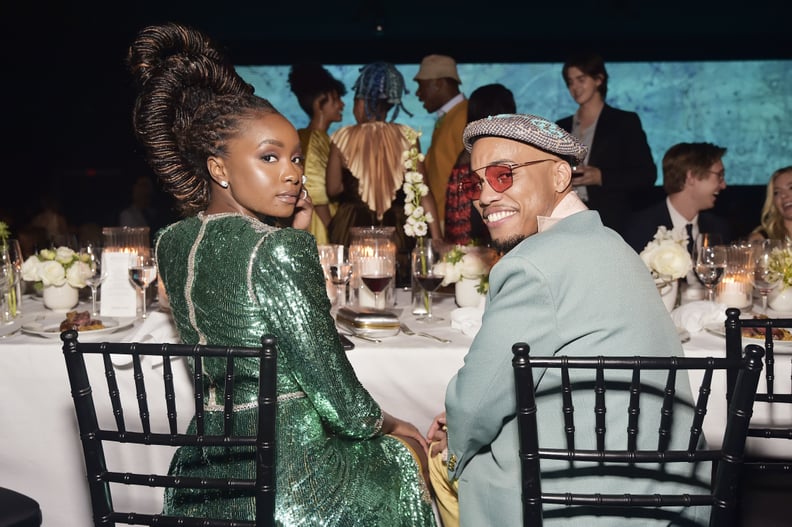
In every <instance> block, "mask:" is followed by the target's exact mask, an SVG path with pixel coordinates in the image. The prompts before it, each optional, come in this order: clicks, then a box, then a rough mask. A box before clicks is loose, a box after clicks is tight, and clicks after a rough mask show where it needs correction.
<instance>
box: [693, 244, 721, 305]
mask: <svg viewBox="0 0 792 527" xmlns="http://www.w3.org/2000/svg"><path fill="white" fill-rule="evenodd" d="M695 272H696V276H697V277H698V279H699V281H701V283H702V284H704V287H706V288H707V300H709V301H710V302H712V301H714V300H715V286H716V285H718V283H719V282H720V281H721V280H722V279H723V275H724V273H725V272H726V247H724V246H723V245H703V244H702V245H701V246H699V248H698V249H697V252H696V263H695Z"/></svg>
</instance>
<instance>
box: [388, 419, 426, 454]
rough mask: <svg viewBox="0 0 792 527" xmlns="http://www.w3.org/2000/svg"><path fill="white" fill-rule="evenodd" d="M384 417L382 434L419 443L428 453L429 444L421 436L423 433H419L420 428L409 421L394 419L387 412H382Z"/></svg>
mask: <svg viewBox="0 0 792 527" xmlns="http://www.w3.org/2000/svg"><path fill="white" fill-rule="evenodd" d="M382 415H383V417H384V420H383V423H382V433H383V434H392V435H397V436H402V437H408V438H410V439H414V440H415V441H417V442H418V444H419V445H420V446H421V448H423V449H424V451H426V449H427V447H428V444H427V443H426V438H425V437H424V436H422V435H421V432H420V431H418V428H417V427H416V426H415V425H414V424H412V423H408V422H407V421H403V420H401V419H399V418H398V417H394V416H392V415H390V414H388V413H387V412H382Z"/></svg>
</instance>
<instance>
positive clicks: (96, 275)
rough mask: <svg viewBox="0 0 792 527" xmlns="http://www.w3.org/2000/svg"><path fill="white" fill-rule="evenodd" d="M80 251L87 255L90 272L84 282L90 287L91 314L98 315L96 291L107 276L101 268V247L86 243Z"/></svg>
mask: <svg viewBox="0 0 792 527" xmlns="http://www.w3.org/2000/svg"><path fill="white" fill-rule="evenodd" d="M80 252H81V253H83V254H85V255H87V258H88V261H87V262H86V263H87V264H88V267H89V269H90V274H89V275H88V276H86V277H85V283H86V284H88V287H90V288H91V316H92V317H96V316H99V311H98V310H97V309H96V293H97V290H98V289H99V286H100V285H102V282H103V281H104V279H105V278H107V274H106V273H105V272H104V271H103V268H102V248H101V247H100V246H98V245H93V244H88V245H86V246H85V247H83V248H82V250H81V251H80Z"/></svg>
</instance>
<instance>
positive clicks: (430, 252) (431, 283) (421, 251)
mask: <svg viewBox="0 0 792 527" xmlns="http://www.w3.org/2000/svg"><path fill="white" fill-rule="evenodd" d="M411 258H412V262H411V266H410V268H411V269H412V271H413V276H414V277H415V280H416V282H418V284H419V285H420V286H421V289H423V290H424V291H426V296H425V307H426V314H424V315H417V319H418V320H419V321H421V320H423V321H426V320H434V321H436V320H442V319H440V318H438V317H437V316H435V315H434V314H433V313H432V295H433V294H434V292H435V291H437V289H438V288H439V287H440V284H441V283H442V282H443V279H444V278H445V275H444V274H443V273H441V272H440V269H441V268H440V267H436V264H438V263H440V261H441V260H442V254H441V252H440V250H439V245H438V244H437V243H433V242H432V240H426V241H425V243H423V244H419V245H416V247H415V248H414V249H413V251H412V254H411Z"/></svg>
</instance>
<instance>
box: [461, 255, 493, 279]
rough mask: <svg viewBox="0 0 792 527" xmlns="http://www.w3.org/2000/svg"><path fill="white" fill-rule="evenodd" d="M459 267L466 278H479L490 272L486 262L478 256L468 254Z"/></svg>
mask: <svg viewBox="0 0 792 527" xmlns="http://www.w3.org/2000/svg"><path fill="white" fill-rule="evenodd" d="M460 263H461V265H460V266H459V267H460V269H461V272H462V276H464V277H465V278H479V277H481V276H484V275H485V274H487V273H488V272H489V269H488V268H487V266H486V265H485V264H484V261H483V260H482V259H481V258H479V256H478V255H477V254H474V253H467V254H465V256H463V257H462V260H461V261H460Z"/></svg>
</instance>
